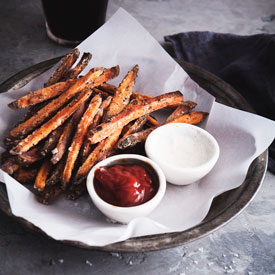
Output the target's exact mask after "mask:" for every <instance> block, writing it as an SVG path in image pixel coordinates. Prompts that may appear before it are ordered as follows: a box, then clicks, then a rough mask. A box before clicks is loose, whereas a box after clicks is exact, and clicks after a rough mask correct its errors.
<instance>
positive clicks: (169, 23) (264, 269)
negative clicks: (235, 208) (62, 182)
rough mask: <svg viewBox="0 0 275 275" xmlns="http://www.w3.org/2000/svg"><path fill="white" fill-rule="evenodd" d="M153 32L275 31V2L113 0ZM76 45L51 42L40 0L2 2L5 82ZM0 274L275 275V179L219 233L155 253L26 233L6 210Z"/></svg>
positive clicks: (1, 74) (0, 54) (0, 70)
mask: <svg viewBox="0 0 275 275" xmlns="http://www.w3.org/2000/svg"><path fill="white" fill-rule="evenodd" d="M120 6H121V7H124V8H125V9H126V10H128V11H129V12H130V13H131V14H132V15H134V16H135V17H136V18H137V19H138V20H139V21H140V22H141V23H142V24H143V25H144V27H145V28H147V29H148V30H149V31H150V32H151V34H152V35H153V36H154V37H155V38H156V39H158V40H159V41H160V42H161V43H162V42H163V36H164V35H167V34H173V33H177V32H184V31H193V30H208V31H216V32H231V33H236V34H255V33H263V32H265V33H275V16H274V14H275V1H274V0H261V1H258V0H235V1H230V0H204V1H203V0H200V1H192V0H140V1H134V0H128V1H126V0H109V7H108V15H107V17H110V16H111V15H112V14H113V13H114V12H115V11H116V9H117V8H118V7H120ZM68 49H69V48H67V47H63V46H59V45H56V44H55V43H53V42H51V41H50V40H49V39H48V38H47V36H46V32H45V28H44V20H43V15H42V9H41V4H40V1H35V0H29V1H23V0H13V1H3V0H2V1H0V64H1V66H0V83H1V82H2V81H4V80H6V79H7V78H8V77H10V76H11V75H13V74H14V73H16V72H18V71H20V70H22V69H24V68H27V67H29V66H31V65H33V64H36V63H38V62H41V61H43V60H47V59H50V58H53V57H56V56H59V55H62V54H64V53H65V52H67V51H68ZM0 220H1V222H0V275H9V274H11V275H13V274H16V275H20V274H23V275H28V274H114V275H115V274H173V275H189V274H192V275H197V274H211V275H212V274H213V275H216V274H247V275H265V274H266V275H267V274H269V275H271V274H275V249H274V247H275V176H274V175H272V174H270V173H267V175H266V177H265V180H264V183H263V186H262V188H261V190H260V191H259V193H258V194H257V196H256V197H255V199H254V200H253V201H252V202H251V204H250V205H249V206H248V207H247V208H246V210H245V211H244V212H243V213H242V214H240V215H239V216H238V217H237V218H235V219H234V220H233V221H232V222H230V223H229V224H228V225H226V226H224V227H223V228H221V229H220V230H218V231H216V232H215V233H213V234H211V235H209V236H208V237H205V238H203V239H200V240H198V241H196V242H193V243H190V244H188V245H184V246H180V247H177V248H172V249H167V250H163V251H158V252H150V253H137V254H132V253H105V252H97V251H87V250H83V249H79V248H74V247H69V246H65V245H62V244H60V243H57V242H55V241H53V240H48V239H46V238H44V237H41V236H40V235H38V234H35V233H33V232H29V231H26V230H25V229H24V228H22V227H21V226H20V225H18V223H16V222H14V221H13V220H11V219H10V218H8V217H6V216H4V215H3V214H0Z"/></svg>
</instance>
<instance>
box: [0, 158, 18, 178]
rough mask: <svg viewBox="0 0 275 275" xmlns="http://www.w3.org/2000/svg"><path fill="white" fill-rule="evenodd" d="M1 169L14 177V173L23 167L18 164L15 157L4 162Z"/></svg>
mask: <svg viewBox="0 0 275 275" xmlns="http://www.w3.org/2000/svg"><path fill="white" fill-rule="evenodd" d="M0 168H1V169H2V170H3V171H5V172H6V173H8V174H9V175H12V174H13V173H14V172H16V171H17V170H19V169H20V168H21V166H20V165H19V164H18V163H17V162H16V158H15V157H10V158H8V159H6V160H5V161H3V163H2V164H1V167H0Z"/></svg>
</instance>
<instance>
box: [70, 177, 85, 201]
mask: <svg viewBox="0 0 275 275" xmlns="http://www.w3.org/2000/svg"><path fill="white" fill-rule="evenodd" d="M86 192H87V188H86V181H85V180H83V181H82V182H81V183H79V184H72V185H71V186H70V188H69V190H68V192H67V193H66V198H67V199H69V200H77V199H78V198H80V197H81V196H82V195H83V194H85V193H86Z"/></svg>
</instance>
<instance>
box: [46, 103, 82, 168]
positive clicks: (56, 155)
mask: <svg viewBox="0 0 275 275" xmlns="http://www.w3.org/2000/svg"><path fill="white" fill-rule="evenodd" d="M84 108H85V103H82V105H80V106H79V108H78V109H77V110H76V111H75V112H74V114H73V115H72V116H71V117H70V118H69V119H68V120H67V121H66V125H65V126H64V129H63V132H62V134H61V136H60V138H59V140H58V143H57V145H56V147H55V149H54V150H53V151H52V154H53V155H52V158H51V162H52V164H56V163H58V162H59V161H60V160H61V159H62V157H63V155H64V153H65V151H66V150H67V146H68V144H69V142H70V141H71V139H72V133H73V132H74V129H75V128H76V125H77V124H78V122H79V120H80V118H81V116H82V114H83V112H84Z"/></svg>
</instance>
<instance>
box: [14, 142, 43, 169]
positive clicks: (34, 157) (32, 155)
mask: <svg viewBox="0 0 275 275" xmlns="http://www.w3.org/2000/svg"><path fill="white" fill-rule="evenodd" d="M42 146H43V144H38V145H36V146H34V147H33V148H32V149H30V150H29V151H27V152H25V153H23V154H21V155H17V156H14V157H15V158H16V161H17V163H19V164H20V165H21V166H28V165H31V164H33V163H35V162H37V161H39V160H41V159H43V157H44V156H43V155H41V153H40V152H41V149H42Z"/></svg>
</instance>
